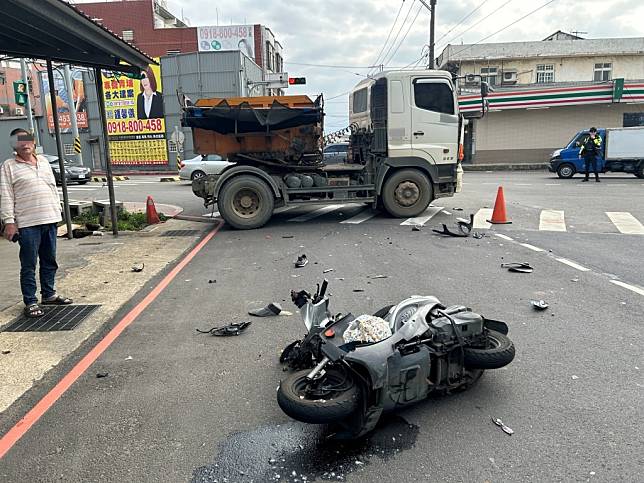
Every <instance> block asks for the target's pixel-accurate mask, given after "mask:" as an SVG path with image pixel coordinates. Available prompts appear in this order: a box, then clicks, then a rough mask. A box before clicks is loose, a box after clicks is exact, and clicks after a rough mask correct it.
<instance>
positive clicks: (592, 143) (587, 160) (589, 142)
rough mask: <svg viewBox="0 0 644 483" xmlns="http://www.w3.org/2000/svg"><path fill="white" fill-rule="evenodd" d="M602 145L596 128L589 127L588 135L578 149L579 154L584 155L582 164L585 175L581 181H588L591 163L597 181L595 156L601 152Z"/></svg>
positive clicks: (597, 173)
mask: <svg viewBox="0 0 644 483" xmlns="http://www.w3.org/2000/svg"><path fill="white" fill-rule="evenodd" d="M601 147H602V138H601V136H600V135H599V134H597V128H596V127H591V128H590V135H589V136H588V137H587V138H586V139H585V140H584V144H582V146H581V149H580V150H579V156H583V157H584V165H585V168H586V177H585V178H584V179H583V180H582V182H587V181H588V176H589V174H590V165H591V164H592V165H593V172H594V173H595V181H596V182H597V183H599V172H598V171H597V157H598V156H599V155H600V154H601Z"/></svg>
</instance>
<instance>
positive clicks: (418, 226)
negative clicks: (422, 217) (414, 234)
mask: <svg viewBox="0 0 644 483" xmlns="http://www.w3.org/2000/svg"><path fill="white" fill-rule="evenodd" d="M411 231H420V225H414V226H412V227H411Z"/></svg>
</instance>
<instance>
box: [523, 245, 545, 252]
mask: <svg viewBox="0 0 644 483" xmlns="http://www.w3.org/2000/svg"><path fill="white" fill-rule="evenodd" d="M519 245H521V246H522V247H525V248H528V249H530V250H532V251H533V252H544V251H545V250H544V249H543V248H539V247H535V246H534V245H530V244H529V243H519Z"/></svg>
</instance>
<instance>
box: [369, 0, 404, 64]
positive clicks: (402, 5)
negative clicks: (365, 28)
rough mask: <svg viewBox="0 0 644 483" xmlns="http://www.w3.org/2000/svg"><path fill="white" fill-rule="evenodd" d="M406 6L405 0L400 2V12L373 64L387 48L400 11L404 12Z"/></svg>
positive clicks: (376, 62)
mask: <svg viewBox="0 0 644 483" xmlns="http://www.w3.org/2000/svg"><path fill="white" fill-rule="evenodd" d="M404 6H405V0H402V2H401V3H400V8H399V9H398V13H397V14H396V18H395V19H394V23H392V24H391V28H390V29H389V33H388V34H387V38H386V39H385V42H384V43H383V44H382V47H381V48H380V52H378V56H377V57H376V60H374V61H373V62H372V63H373V64H376V65H377V64H378V61H379V60H380V56H381V55H382V52H383V51H384V50H385V47H386V46H387V43H388V42H389V39H390V38H391V33H392V32H393V31H394V27H395V26H396V23H398V18H399V17H400V12H402V9H403V7H404ZM370 72H371V71H370Z"/></svg>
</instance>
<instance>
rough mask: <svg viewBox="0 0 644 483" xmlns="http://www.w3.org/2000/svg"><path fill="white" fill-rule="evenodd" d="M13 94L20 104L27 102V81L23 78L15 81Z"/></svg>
mask: <svg viewBox="0 0 644 483" xmlns="http://www.w3.org/2000/svg"><path fill="white" fill-rule="evenodd" d="M13 95H14V98H15V100H16V104H18V105H19V106H24V105H25V104H27V83H26V82H25V81H22V80H17V81H13Z"/></svg>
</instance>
